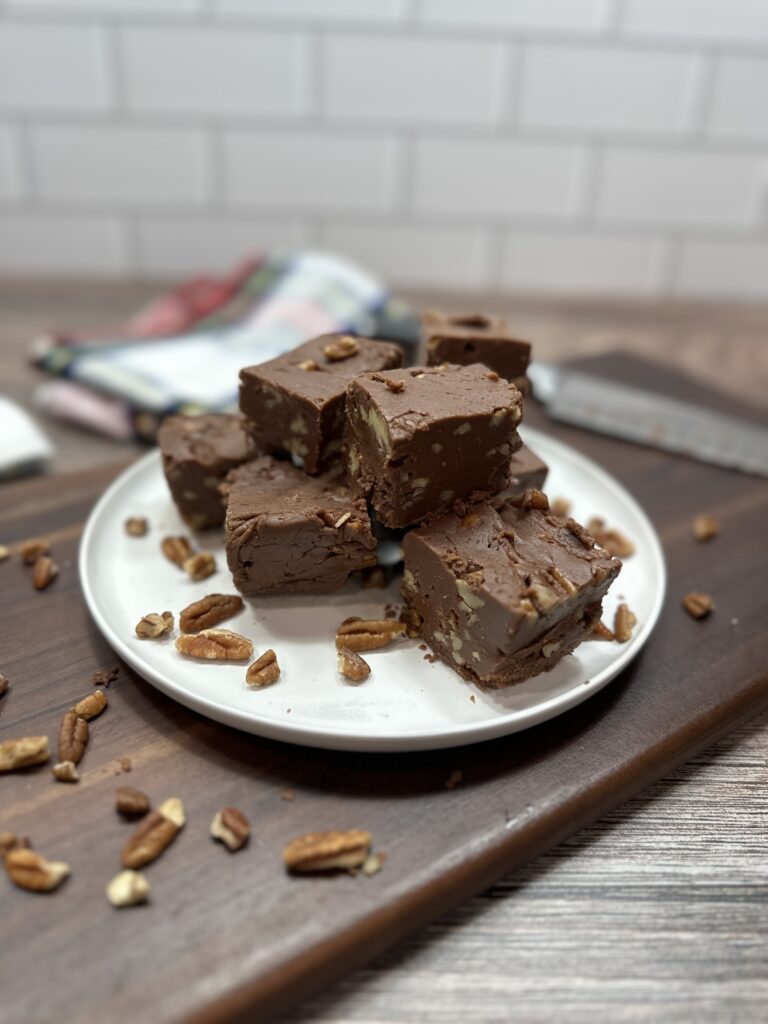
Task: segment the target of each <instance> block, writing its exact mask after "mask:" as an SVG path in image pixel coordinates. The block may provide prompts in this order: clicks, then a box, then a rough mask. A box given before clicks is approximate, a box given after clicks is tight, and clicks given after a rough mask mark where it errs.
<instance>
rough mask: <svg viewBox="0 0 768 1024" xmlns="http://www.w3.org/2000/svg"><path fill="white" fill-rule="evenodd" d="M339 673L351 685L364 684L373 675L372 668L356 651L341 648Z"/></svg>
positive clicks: (339, 652) (338, 658)
mask: <svg viewBox="0 0 768 1024" xmlns="http://www.w3.org/2000/svg"><path fill="white" fill-rule="evenodd" d="M337 661H338V667H339V672H340V673H341V674H342V675H343V676H344V678H345V679H349V681H350V682H351V683H362V681H363V680H364V679H367V678H368V676H369V675H370V674H371V666H370V665H369V664H368V662H367V661H366V660H365V659H364V658H361V657H360V655H359V654H357V653H356V652H355V651H350V649H349V648H348V647H340V648H339V650H338V655H337Z"/></svg>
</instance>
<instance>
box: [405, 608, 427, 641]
mask: <svg viewBox="0 0 768 1024" xmlns="http://www.w3.org/2000/svg"><path fill="white" fill-rule="evenodd" d="M399 621H400V622H402V623H403V625H404V626H405V635H406V636H407V637H409V638H410V639H411V640H418V638H419V637H420V636H421V630H422V627H423V625H424V620H423V619H422V617H421V616H420V615H419V613H418V612H417V611H416V609H415V608H409V607H408V606H407V605H404V606H403V610H402V611H401V612H400V618H399Z"/></svg>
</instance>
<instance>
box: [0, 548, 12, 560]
mask: <svg viewBox="0 0 768 1024" xmlns="http://www.w3.org/2000/svg"><path fill="white" fill-rule="evenodd" d="M10 557H11V549H10V548H8V547H6V546H5V544H0V562H7V561H8V559H9V558H10Z"/></svg>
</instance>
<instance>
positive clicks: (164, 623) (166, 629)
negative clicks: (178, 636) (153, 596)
mask: <svg viewBox="0 0 768 1024" xmlns="http://www.w3.org/2000/svg"><path fill="white" fill-rule="evenodd" d="M172 629H173V615H172V614H171V612H163V613H162V614H161V615H158V614H157V612H149V613H148V614H147V615H143V616H142V617H141V618H140V619H139V621H138V622H137V623H136V636H137V637H139V638H140V639H141V640H158V639H159V638H160V637H161V636H167V635H168V633H170V632H171V630H172Z"/></svg>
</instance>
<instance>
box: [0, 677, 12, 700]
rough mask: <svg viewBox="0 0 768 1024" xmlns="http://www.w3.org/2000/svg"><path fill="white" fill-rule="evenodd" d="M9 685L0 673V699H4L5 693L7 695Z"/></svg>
mask: <svg viewBox="0 0 768 1024" xmlns="http://www.w3.org/2000/svg"><path fill="white" fill-rule="evenodd" d="M10 685H11V684H10V683H9V682H8V680H7V679H6V678H5V676H4V675H3V673H2V672H0V697H4V696H5V695H6V693H8V689H9V688H10Z"/></svg>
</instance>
